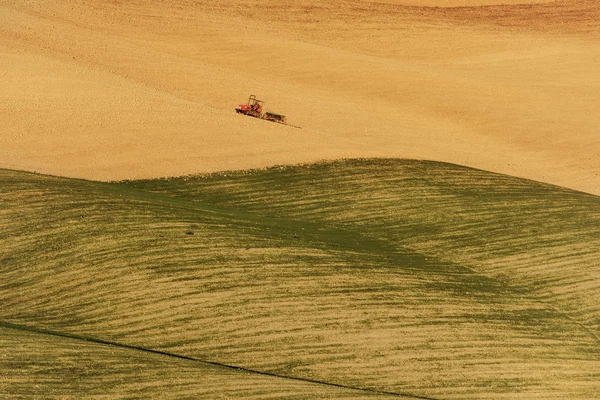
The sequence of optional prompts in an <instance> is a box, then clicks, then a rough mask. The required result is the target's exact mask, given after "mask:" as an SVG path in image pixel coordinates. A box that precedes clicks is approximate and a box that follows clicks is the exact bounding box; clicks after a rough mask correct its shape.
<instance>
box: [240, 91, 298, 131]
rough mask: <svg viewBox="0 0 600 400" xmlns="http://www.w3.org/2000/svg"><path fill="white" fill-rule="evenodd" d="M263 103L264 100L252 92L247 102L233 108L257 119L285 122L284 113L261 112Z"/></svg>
mask: <svg viewBox="0 0 600 400" xmlns="http://www.w3.org/2000/svg"><path fill="white" fill-rule="evenodd" d="M263 104H264V102H263V101H262V100H258V99H257V98H256V96H255V95H253V94H252V95H250V97H249V98H248V103H246V104H240V105H239V106H238V107H237V108H236V109H235V112H237V113H238V114H244V115H249V116H251V117H255V118H259V119H266V120H267V121H272V122H278V123H280V124H285V123H286V119H285V115H281V114H275V113H271V112H263Z"/></svg>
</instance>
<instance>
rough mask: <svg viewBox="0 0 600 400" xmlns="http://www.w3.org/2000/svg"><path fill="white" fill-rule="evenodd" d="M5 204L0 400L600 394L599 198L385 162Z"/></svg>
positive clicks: (20, 191) (22, 181) (4, 183)
mask: <svg viewBox="0 0 600 400" xmlns="http://www.w3.org/2000/svg"><path fill="white" fill-rule="evenodd" d="M0 200H1V202H0V246H1V247H0V248H1V253H0V266H1V267H2V268H1V270H0V287H1V289H0V304H2V307H1V308H0V313H1V315H0V398H61V399H62V398H115V397H119V398H139V397H155V398H206V399H215V398H250V399H253V398H256V399H265V398H273V399H275V398H277V399H280V398H289V399H314V398H327V399H334V398H335V399H342V398H344V399H345V398H370V397H378V398H388V397H389V398H392V397H406V398H426V399H557V398H561V399H563V398H569V399H575V398H578V399H590V398H600V386H599V384H598V382H599V381H600V341H599V337H598V329H599V328H600V257H599V256H600V198H599V197H597V196H592V195H587V194H584V193H580V192H575V191H571V190H567V189H562V188H559V187H555V186H551V185H546V184H541V183H537V182H532V181H527V180H522V179H517V178H513V177H508V176H504V175H498V174H493V173H489V172H485V171H480V170H474V169H469V168H465V167H460V166H456V165H451V164H444V163H436V162H427V161H410V160H394V159H389V160H386V159H383V160H381V159H379V160H346V161H339V162H330V163H320V164H313V165H306V166H292V167H273V168H269V169H266V170H256V171H241V172H226V173H219V174H212V175H203V176H196V177H194V176H190V177H182V178H172V179H162V180H149V181H125V182H115V183H99V182H91V181H82V180H74V179H66V178H57V177H49V176H42V175H37V174H30V173H24V172H18V171H8V170H0Z"/></svg>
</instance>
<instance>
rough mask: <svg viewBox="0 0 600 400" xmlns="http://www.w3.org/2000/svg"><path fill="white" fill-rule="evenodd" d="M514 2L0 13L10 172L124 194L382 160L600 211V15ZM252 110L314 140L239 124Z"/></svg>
mask: <svg viewBox="0 0 600 400" xmlns="http://www.w3.org/2000/svg"><path fill="white" fill-rule="evenodd" d="M499 3H504V4H499ZM520 3H521V2H520V1H512V0H511V1H507V0H504V1H485V0H473V1H470V0H464V1H462V0H452V1H441V0H440V1H434V0H406V1H401V0H389V1H385V0H377V1H360V2H355V1H342V0H328V1H324V2H316V1H307V0H300V1H275V0H265V1H262V2H260V3H255V2H250V3H249V2H242V3H240V2H237V1H233V0H219V1H217V0H206V1H201V2H200V1H192V0H177V1H175V0H173V1H168V2H164V1H158V0H134V1H127V2H125V1H117V0H115V1H100V0H91V1H82V0H64V1H56V0H35V1H33V0H16V1H9V2H3V3H2V4H1V5H0V83H1V86H0V115H1V116H2V124H1V125H0V167H5V168H13V169H22V170H29V171H39V172H44V173H52V174H57V175H64V176H69V177H84V178H90V179H98V180H114V179H124V178H150V177H159V176H173V175H182V174H188V173H195V172H208V171H217V170H224V169H245V168H254V167H263V166H268V165H272V164H283V163H297V162H310V161H316V160H321V159H334V158H340V157H355V156H369V157H382V156H384V157H405V158H417V159H433V160H440V161H449V162H454V163H458V164H463V165H468V166H473V167H478V168H483V169H487V170H493V171H497V172H502V173H507V174H511V175H515V176H521V177H527V178H531V179H535V180H540V181H545V182H551V183H554V184H558V185H562V186H567V187H570V188H575V189H578V190H582V191H587V192H591V193H595V194H599V193H600V175H599V174H598V171H599V170H600V158H599V157H597V154H598V153H599V150H600V134H599V131H598V126H600V40H599V39H600V4H598V2H596V1H592V0H565V1H556V2H545V1H527V4H520ZM457 6H466V7H457ZM251 93H253V94H256V95H258V96H259V97H260V98H262V99H263V100H265V101H266V102H267V104H266V106H267V109H269V110H271V111H275V112H280V113H283V114H286V115H287V116H288V120H289V121H290V123H292V124H294V125H299V126H302V128H303V129H293V128H290V127H286V126H281V125H276V124H269V123H267V122H264V121H259V120H255V119H251V118H247V117H243V116H239V115H236V114H235V113H234V111H233V109H234V107H235V106H236V105H237V104H238V103H240V102H244V101H245V99H246V98H247V96H248V95H249V94H251Z"/></svg>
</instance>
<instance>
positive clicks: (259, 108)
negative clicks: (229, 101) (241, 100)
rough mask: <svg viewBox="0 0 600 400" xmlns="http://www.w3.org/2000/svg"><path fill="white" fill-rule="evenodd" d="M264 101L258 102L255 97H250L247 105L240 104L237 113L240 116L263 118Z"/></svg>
mask: <svg viewBox="0 0 600 400" xmlns="http://www.w3.org/2000/svg"><path fill="white" fill-rule="evenodd" d="M263 104H264V102H263V101H262V100H258V99H257V98H256V96H255V95H253V94H252V95H250V97H249V98H248V102H247V103H246V104H240V105H239V106H238V107H237V108H236V109H235V111H236V112H237V113H238V114H244V115H250V116H253V117H256V118H262V112H263Z"/></svg>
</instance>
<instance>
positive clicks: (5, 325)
mask: <svg viewBox="0 0 600 400" xmlns="http://www.w3.org/2000/svg"><path fill="white" fill-rule="evenodd" d="M0 328H7V329H13V330H18V331H26V332H32V333H37V334H42V335H49V336H56V337H62V338H68V339H73V340H77V341H81V342H88V343H95V344H101V345H106V346H112V347H118V348H122V349H128V350H135V351H141V352H144V353H150V354H157V355H161V356H166V357H172V358H178V359H180V360H187V361H194V362H198V363H202V364H206V365H211V366H215V367H220V368H226V369H229V370H233V371H237V372H245V373H250V374H255V375H262V376H268V377H272V378H278V379H288V380H294V381H299V382H305V383H312V384H315V385H322V386H329V387H336V388H340V389H346V390H355V391H362V392H369V393H373V394H378V395H387V396H395V397H406V398H411V399H421V400H440V399H437V398H434V397H426V396H419V395H414V394H409V393H401V392H388V391H384V390H376V389H369V388H361V387H354V386H347V385H343V384H339V383H332V382H326V381H320V380H317V379H310V378H300V377H296V376H289V375H280V374H275V373H272V372H264V371H258V370H254V369H250V368H245V367H239V366H235V365H228V364H223V363H219V362H215V361H207V360H201V359H199V358H194V357H190V356H184V355H181V354H176V353H169V352H166V351H161V350H153V349H148V348H145V347H140V346H133V345H129V344H124V343H119V342H112V341H109V340H104V339H98V338H94V337H90V336H82V335H75V334H72V333H66V332H58V331H53V330H49V329H44V328H37V327H34V326H29V325H22V324H14V323H11V322H5V321H0Z"/></svg>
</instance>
